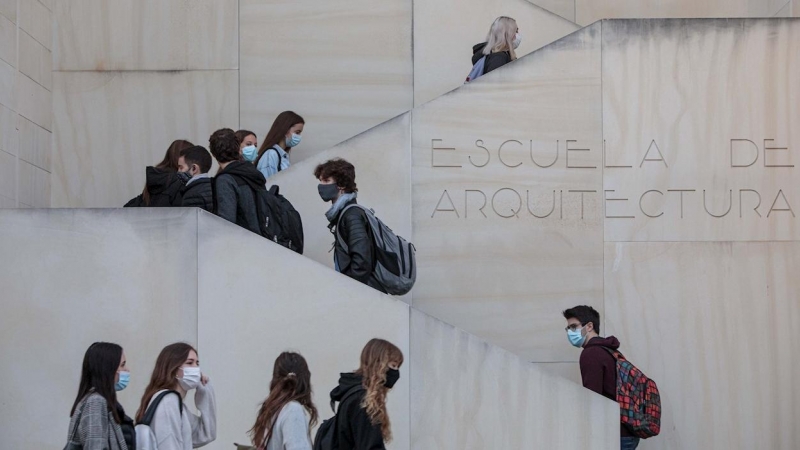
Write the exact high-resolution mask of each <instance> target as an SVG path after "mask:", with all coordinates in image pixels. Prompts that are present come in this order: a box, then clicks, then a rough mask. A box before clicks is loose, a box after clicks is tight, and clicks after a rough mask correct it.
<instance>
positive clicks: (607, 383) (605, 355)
mask: <svg viewBox="0 0 800 450" xmlns="http://www.w3.org/2000/svg"><path fill="white" fill-rule="evenodd" d="M603 347H608V348H611V349H614V350H616V349H618V348H619V339H617V338H615V337H614V336H609V337H606V338H603V337H599V336H598V337H594V338H592V339H590V340H589V342H587V343H586V344H584V345H583V351H582V352H581V358H580V366H581V378H582V379H583V387H585V388H586V389H589V390H592V391H594V392H597V393H598V394H600V395H602V396H604V397H606V398H609V399H611V400H614V401H615V402H616V401H617V361H616V359H614V357H613V356H611V353H609V352H608V350H606V349H605V348H603ZM620 435H621V436H633V434H631V432H630V431H629V430H628V428H627V427H626V426H625V425H622V424H620Z"/></svg>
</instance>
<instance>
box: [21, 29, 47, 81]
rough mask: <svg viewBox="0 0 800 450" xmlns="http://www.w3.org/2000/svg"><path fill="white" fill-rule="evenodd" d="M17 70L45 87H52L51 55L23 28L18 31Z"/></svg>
mask: <svg viewBox="0 0 800 450" xmlns="http://www.w3.org/2000/svg"><path fill="white" fill-rule="evenodd" d="M19 71H20V72H22V73H23V74H25V75H27V76H28V77H30V78H31V79H32V80H33V81H35V82H37V83H39V84H41V85H42V87H44V88H45V89H47V90H52V89H53V55H52V54H51V53H50V50H48V49H47V48H45V47H44V46H43V45H42V44H40V43H39V42H38V41H37V40H36V39H34V38H32V37H31V36H30V35H29V34H28V33H26V32H25V31H23V30H20V31H19Z"/></svg>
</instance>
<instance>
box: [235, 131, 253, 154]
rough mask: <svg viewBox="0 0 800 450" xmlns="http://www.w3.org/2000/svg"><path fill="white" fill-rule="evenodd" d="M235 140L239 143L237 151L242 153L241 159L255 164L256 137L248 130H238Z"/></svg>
mask: <svg viewBox="0 0 800 450" xmlns="http://www.w3.org/2000/svg"><path fill="white" fill-rule="evenodd" d="M235 134H236V140H237V141H239V150H241V152H242V159H243V160H245V161H247V162H255V160H256V158H258V137H257V136H256V134H255V133H253V132H252V131H250V130H239V131H237V132H236V133H235Z"/></svg>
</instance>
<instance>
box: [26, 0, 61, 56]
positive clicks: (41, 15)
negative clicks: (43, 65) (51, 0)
mask: <svg viewBox="0 0 800 450" xmlns="http://www.w3.org/2000/svg"><path fill="white" fill-rule="evenodd" d="M71 2H72V0H69V1H67V2H60V3H71ZM19 28H20V29H21V30H24V31H25V32H27V33H28V34H29V35H31V36H32V37H33V38H34V39H36V40H37V41H38V42H39V43H40V44H42V45H43V46H44V47H45V48H46V49H48V50H51V49H52V48H53V13H52V12H50V10H49V9H47V8H46V7H45V6H44V5H43V4H42V3H40V2H39V1H38V0H20V1H19Z"/></svg>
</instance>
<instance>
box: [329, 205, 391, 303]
mask: <svg viewBox="0 0 800 450" xmlns="http://www.w3.org/2000/svg"><path fill="white" fill-rule="evenodd" d="M353 203H356V201H355V200H352V201H350V202H348V203H347V204H346V205H345V208H346V207H347V206H349V205H351V204H353ZM342 210H343V211H344V208H342ZM340 216H341V221H339V217H340ZM337 222H338V223H339V229H338V230H336V232H338V233H339V234H340V236H341V237H342V239H343V240H344V242H346V243H347V247H348V249H347V252H345V251H344V248H343V247H342V246H341V245H339V241H338V239H337V240H336V246H335V250H334V251H335V253H336V255H335V258H336V261H338V263H339V272H341V273H343V274H345V275H347V276H348V277H350V278H352V279H354V280H357V281H360V282H362V283H364V284H366V285H367V286H370V287H372V288H374V289H377V290H379V291H381V292H383V293H386V290H385V289H384V288H383V287H382V286H381V285H380V283H378V281H377V280H376V279H375V277H374V276H373V275H372V272H373V270H374V269H375V244H374V241H373V240H372V233H371V232H370V228H369V223H368V222H367V214H366V213H365V212H364V210H362V209H361V208H350V209H349V210H347V211H346V212H345V213H344V215H343V216H342V213H339V215H338V216H337V217H336V218H335V219H334V220H333V221H332V222H331V224H330V228H331V230H334V229H335V227H336V224H337Z"/></svg>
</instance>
